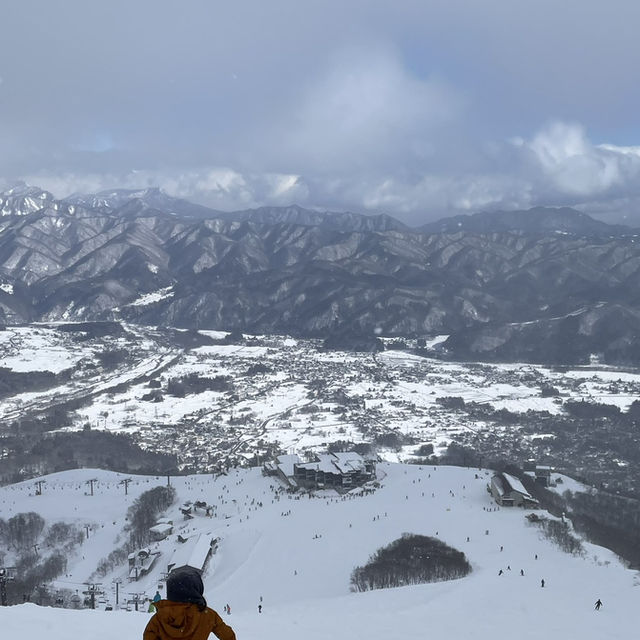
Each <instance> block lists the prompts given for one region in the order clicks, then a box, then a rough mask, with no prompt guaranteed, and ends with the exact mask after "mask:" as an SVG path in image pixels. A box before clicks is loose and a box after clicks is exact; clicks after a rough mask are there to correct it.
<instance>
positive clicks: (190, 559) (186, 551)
mask: <svg viewBox="0 0 640 640" xmlns="http://www.w3.org/2000/svg"><path fill="white" fill-rule="evenodd" d="M212 543H213V536H212V535H210V534H207V533H202V534H200V535H199V536H197V537H196V536H194V537H193V538H189V539H188V540H187V541H186V542H185V543H184V544H183V545H182V546H180V547H178V548H177V549H176V550H175V551H174V553H173V556H171V560H170V561H169V564H168V568H169V571H171V570H172V569H177V568H179V567H185V566H189V567H193V568H194V569H199V570H202V568H203V567H204V563H205V561H206V559H207V557H208V556H209V553H210V551H211V545H212Z"/></svg>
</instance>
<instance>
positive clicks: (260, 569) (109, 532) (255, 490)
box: [0, 463, 640, 640]
mask: <svg viewBox="0 0 640 640" xmlns="http://www.w3.org/2000/svg"><path fill="white" fill-rule="evenodd" d="M378 471H379V478H380V481H381V484H382V487H381V488H380V489H378V490H377V491H376V492H375V493H373V494H370V495H364V496H358V497H355V496H354V497H351V498H340V497H338V496H337V495H335V494H332V493H330V492H327V493H326V494H325V495H323V496H318V497H314V498H308V497H306V496H305V497H297V496H295V495H289V494H286V493H284V494H276V493H275V492H274V488H275V486H276V485H277V483H276V481H275V480H274V479H272V478H266V477H263V476H262V474H261V472H260V470H259V469H250V470H238V471H232V472H231V473H230V474H229V475H228V476H221V477H218V478H215V479H213V478H212V477H211V476H189V477H182V478H171V483H172V485H173V486H175V488H176V490H177V492H178V500H177V501H176V503H175V505H174V506H173V507H171V508H170V509H169V510H168V512H167V513H166V516H167V517H168V518H169V519H172V520H173V522H174V525H175V529H174V533H173V535H172V536H170V538H169V539H167V540H163V541H162V542H159V543H157V548H156V547H155V546H152V549H153V550H154V551H155V550H157V551H160V552H161V556H160V559H159V560H158V562H157V563H156V565H154V568H153V570H152V572H151V574H150V575H149V576H147V577H145V578H143V579H141V580H140V581H139V582H137V583H127V582H126V579H125V578H124V576H125V575H126V573H127V569H126V567H119V568H118V569H117V570H115V571H114V572H113V573H112V574H109V575H107V576H105V577H103V578H94V580H95V581H97V582H101V583H102V584H103V586H104V588H105V590H106V591H107V596H108V597H109V599H110V600H111V602H113V597H112V592H111V587H112V581H113V580H114V579H122V580H123V581H124V583H123V584H122V586H121V590H120V594H121V595H122V594H123V593H129V592H134V591H135V592H144V593H145V594H146V595H147V596H153V594H154V593H155V589H156V587H157V585H158V581H159V579H160V573H161V571H162V570H166V563H167V561H168V560H169V558H170V557H171V554H172V553H173V551H174V549H175V548H176V547H177V546H178V545H179V544H180V543H179V542H177V535H178V534H182V535H183V536H184V535H187V534H196V533H209V534H212V535H214V536H216V537H219V538H220V539H221V540H220V544H219V547H218V550H217V552H216V554H215V555H214V556H213V557H212V559H211V561H210V563H209V565H208V567H207V569H206V571H205V574H204V581H205V585H206V593H205V595H206V597H207V600H208V601H209V604H210V606H212V607H213V608H215V609H217V610H218V611H219V612H220V613H221V614H222V616H223V618H224V619H225V620H226V621H227V622H228V623H229V624H230V625H231V626H232V627H233V628H234V630H235V631H236V634H237V637H238V638H239V639H240V640H242V639H249V638H260V639H262V640H300V639H304V640H326V639H327V638H338V639H342V638H344V639H352V638H362V639H367V640H383V639H384V640H389V639H392V640H395V639H409V640H413V639H415V640H418V639H420V640H424V639H425V638H428V639H439V638H447V639H462V638H465V639H467V638H468V639H473V640H495V639H496V638H511V637H517V638H519V639H523V640H529V639H531V640H534V639H535V640H540V638H541V637H542V638H547V639H549V640H565V639H575V638H579V639H580V640H589V639H594V640H596V639H597V640H603V639H612V640H613V639H616V638H621V639H622V638H624V639H625V640H628V639H629V638H633V637H636V635H637V629H638V623H639V622H640V613H639V610H638V607H637V602H638V598H639V597H640V586H634V585H637V584H638V576H637V575H636V573H634V572H633V571H630V570H628V569H626V568H625V567H624V566H623V565H622V564H621V563H620V562H619V561H618V560H617V559H616V557H615V556H614V555H613V554H612V553H611V552H609V551H607V550H605V549H603V548H601V547H596V546H593V545H589V544H585V548H586V553H585V555H584V556H583V557H576V556H570V555H567V554H565V553H563V552H562V551H560V550H559V549H558V548H557V547H555V546H554V545H553V543H551V542H549V541H548V540H544V539H542V538H541V537H540V533H539V529H538V528H536V527H534V526H532V525H529V524H528V523H527V521H526V519H525V515H526V513H529V512H528V511H523V510H522V509H517V508H513V509H508V508H502V509H500V510H497V509H496V506H495V504H494V503H493V502H492V501H491V499H490V496H489V494H488V493H487V491H486V484H487V482H488V480H489V478H490V474H489V472H487V471H484V470H482V471H480V470H478V469H464V468H453V467H437V468H434V467H426V466H423V467H418V466H415V465H414V466H411V465H399V464H387V463H381V464H380V465H379V467H378ZM125 477H128V476H122V475H119V474H115V473H110V472H105V471H96V470H76V471H70V472H64V473H59V474H54V475H51V476H47V477H46V478H45V479H46V481H47V482H46V484H44V485H43V495H41V496H36V495H34V482H33V481H30V482H26V483H22V484H19V485H13V486H9V487H4V488H2V489H0V510H1V511H0V514H1V517H3V518H5V519H6V518H8V517H10V516H11V515H13V514H14V513H18V512H25V511H37V512H39V513H41V514H42V516H43V517H44V518H45V519H47V520H48V521H51V522H53V521H57V520H65V521H68V522H75V523H77V524H78V525H80V526H82V527H84V526H85V525H87V524H89V525H90V527H91V528H90V535H89V538H88V540H86V542H85V543H84V544H83V545H82V547H80V548H79V552H78V554H77V555H76V556H75V557H70V558H69V565H68V574H67V575H66V576H62V577H61V579H60V583H59V586H60V587H62V586H66V587H67V588H79V589H82V585H81V583H82V582H84V581H85V580H88V579H89V576H90V575H91V573H92V572H93V571H94V570H95V567H96V565H97V563H98V562H99V560H100V559H101V558H103V557H105V556H106V555H107V554H108V553H109V552H110V551H111V550H112V549H113V548H114V547H115V546H117V544H119V543H118V542H116V538H117V537H118V534H119V533H120V532H121V530H122V526H123V524H124V515H125V513H126V510H127V508H128V506H129V505H130V504H131V503H132V501H133V500H135V498H136V497H137V496H138V495H140V493H141V492H143V491H145V490H148V489H150V488H152V487H154V486H157V485H160V484H165V483H166V478H163V477H158V478H148V477H140V476H133V477H132V482H131V483H130V484H129V495H128V496H126V497H125V495H124V490H123V486H122V485H121V484H119V483H120V481H121V480H122V479H123V478H125ZM93 478H95V479H97V482H96V483H94V496H90V495H87V494H88V485H86V484H85V483H86V481H87V480H89V479H93ZM187 500H192V501H196V500H201V501H205V502H207V503H209V504H211V505H215V506H216V509H215V516H214V517H213V518H209V517H206V515H205V513H204V510H202V511H200V510H199V511H198V513H196V514H195V517H194V518H193V519H192V520H188V521H184V519H183V518H182V516H181V514H180V512H179V505H181V504H182V503H183V502H185V501H187ZM261 505H262V506H261ZM404 532H410V533H419V534H425V535H431V536H437V537H438V538H440V539H442V540H443V541H445V542H446V543H448V544H449V545H451V546H453V547H456V548H457V549H460V550H462V551H464V552H465V554H466V555H467V557H468V559H469V561H470V562H471V564H472V566H473V572H472V573H471V574H470V575H469V576H468V577H466V578H463V579H460V580H455V581H451V582H442V583H434V584H426V585H420V586H408V587H400V588H396V589H388V590H380V591H370V592H367V593H352V592H350V589H349V576H350V573H351V571H352V570H353V568H354V567H355V566H357V565H360V564H362V563H364V562H366V560H367V558H368V557H369V556H370V555H371V554H372V553H373V552H375V551H376V550H377V549H378V548H379V547H381V546H383V545H385V544H387V543H389V542H391V541H393V540H395V539H396V538H398V537H399V536H400V535H402V533H404ZM467 538H468V540H467ZM121 541H122V540H120V543H121ZM154 544H155V543H154ZM501 547H502V548H503V550H502V551H501ZM536 555H537V559H536ZM501 569H502V571H503V574H502V575H498V573H499V571H500V570H501ZM521 570H523V572H524V575H521ZM542 579H544V580H545V586H544V588H542V587H541V580H542ZM9 588H10V587H9ZM261 597H262V605H263V611H262V613H258V604H260V602H261V601H260V598H261ZM598 598H600V599H601V600H602V602H603V603H604V606H603V608H602V609H601V610H600V611H595V610H594V603H595V601H596V600H597V599H598ZM225 604H229V605H230V606H231V615H226V614H225V613H224V611H223V607H224V605H225ZM103 606H104V605H103ZM144 608H145V609H146V607H144ZM149 616H150V614H148V613H142V612H138V613H136V612H135V611H131V612H125V611H111V612H106V611H104V610H96V611H91V610H82V611H71V610H64V609H56V608H47V607H38V606H36V605H34V604H23V605H17V606H13V607H8V608H0V629H1V630H2V632H1V635H2V637H3V638H20V639H21V640H42V638H46V639H47V640H72V639H73V640H75V639H77V638H91V639H92V640H107V639H108V640H113V639H114V638H121V639H122V640H124V639H125V638H127V639H130V638H141V637H142V631H143V629H144V626H145V625H146V623H147V620H148V619H149Z"/></svg>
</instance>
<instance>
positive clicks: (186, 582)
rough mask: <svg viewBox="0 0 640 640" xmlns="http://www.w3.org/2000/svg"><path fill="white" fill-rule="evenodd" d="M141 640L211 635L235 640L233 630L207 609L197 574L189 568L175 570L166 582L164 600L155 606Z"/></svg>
mask: <svg viewBox="0 0 640 640" xmlns="http://www.w3.org/2000/svg"><path fill="white" fill-rule="evenodd" d="M155 607H156V613H155V614H154V615H153V616H152V617H151V620H149V622H148V624H147V626H146V628H145V630H144V634H143V636H142V638H143V640H174V639H175V638H181V639H182V640H206V639H207V638H208V637H209V634H210V633H214V634H215V635H216V636H217V637H218V638H219V639H220V640H236V634H235V633H234V632H233V629H232V628H231V627H230V626H229V625H228V624H225V623H224V622H223V620H222V618H221V617H220V616H219V615H218V613H217V612H216V611H214V610H213V609H210V608H209V607H207V601H206V600H205V599H204V584H203V583H202V578H201V577H200V573H199V572H198V571H197V570H196V569H192V568H191V567H183V568H181V569H176V570H175V571H172V572H171V573H170V574H169V577H168V578H167V599H166V600H158V602H156V603H155Z"/></svg>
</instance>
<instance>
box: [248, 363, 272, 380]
mask: <svg viewBox="0 0 640 640" xmlns="http://www.w3.org/2000/svg"><path fill="white" fill-rule="evenodd" d="M271 371H272V369H271V367H268V366H267V365H266V364H263V363H262V362H258V363H256V364H252V365H251V366H250V367H249V368H248V369H247V373H246V375H248V376H250V377H252V376H258V375H263V374H266V373H271Z"/></svg>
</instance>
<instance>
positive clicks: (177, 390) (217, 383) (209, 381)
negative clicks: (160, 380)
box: [167, 372, 233, 398]
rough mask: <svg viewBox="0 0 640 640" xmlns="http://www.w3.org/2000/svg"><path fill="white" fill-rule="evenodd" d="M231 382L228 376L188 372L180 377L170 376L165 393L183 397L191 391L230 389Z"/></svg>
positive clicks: (222, 390)
mask: <svg viewBox="0 0 640 640" xmlns="http://www.w3.org/2000/svg"><path fill="white" fill-rule="evenodd" d="M232 390H233V382H232V379H231V378H230V377H229V376H214V377H213V378H205V377H203V376H200V375H198V374H197V373H195V372H194V373H189V374H187V375H186V376H182V377H181V378H171V379H170V380H169V381H168V382H167V393H168V394H169V395H172V396H176V397H177V398H184V397H185V396H186V395H189V394H191V393H202V392H204V391H219V392H224V391H232Z"/></svg>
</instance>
